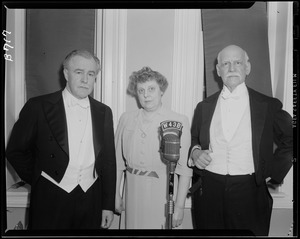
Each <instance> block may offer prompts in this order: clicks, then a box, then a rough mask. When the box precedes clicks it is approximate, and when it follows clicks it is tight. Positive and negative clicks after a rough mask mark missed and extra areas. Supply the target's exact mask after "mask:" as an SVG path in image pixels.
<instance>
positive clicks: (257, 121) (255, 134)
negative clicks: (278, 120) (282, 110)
mask: <svg viewBox="0 0 300 239" xmlns="http://www.w3.org/2000/svg"><path fill="white" fill-rule="evenodd" d="M248 92H249V101H250V114H251V128H252V148H253V158H254V167H255V171H256V172H257V170H258V163H259V145H260V141H261V136H262V132H263V128H264V125H265V120H266V113H267V103H265V102H262V101H259V100H258V99H257V97H256V96H255V94H254V93H253V91H251V89H249V88H248Z"/></svg>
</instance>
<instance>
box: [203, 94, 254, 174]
mask: <svg viewBox="0 0 300 239" xmlns="http://www.w3.org/2000/svg"><path fill="white" fill-rule="evenodd" d="M221 117H222V116H221V107H220V99H219V100H218V102H217V106H216V110H215V112H214V115H213V118H212V122H211V126H210V150H212V151H213V152H212V153H210V156H211V158H212V161H211V163H210V164H209V165H208V166H207V167H206V170H208V171H211V172H214V173H218V174H223V175H226V174H230V175H245V174H251V173H253V172H254V162H253V154H252V132H251V118H250V107H249V104H247V106H246V108H245V111H244V114H243V116H242V118H241V120H240V122H239V124H238V127H237V129H236V131H235V133H234V134H233V136H232V138H231V139H230V140H229V141H227V140H226V138H225V137H224V133H223V127H222V119H221Z"/></svg>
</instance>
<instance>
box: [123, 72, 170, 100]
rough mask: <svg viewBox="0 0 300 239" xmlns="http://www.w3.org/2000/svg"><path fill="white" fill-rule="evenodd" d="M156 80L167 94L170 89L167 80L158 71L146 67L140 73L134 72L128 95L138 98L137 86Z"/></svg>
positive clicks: (131, 76) (130, 77)
mask: <svg viewBox="0 0 300 239" xmlns="http://www.w3.org/2000/svg"><path fill="white" fill-rule="evenodd" d="M151 80H155V81H156V82H157V84H158V85H159V88H160V90H161V91H162V92H165V91H166V89H167V87H168V84H169V83H168V81H167V78H166V77H164V76H163V75H162V74H160V73H159V72H157V71H153V70H152V69H151V68H150V67H148V66H145V67H143V68H142V69H141V70H139V71H134V72H132V74H131V75H130V76H129V84H128V88H127V93H128V94H129V95H131V96H137V84H138V83H145V82H147V81H151Z"/></svg>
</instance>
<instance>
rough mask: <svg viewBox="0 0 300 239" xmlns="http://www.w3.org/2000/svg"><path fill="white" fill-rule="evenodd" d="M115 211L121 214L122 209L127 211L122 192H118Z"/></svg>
mask: <svg viewBox="0 0 300 239" xmlns="http://www.w3.org/2000/svg"><path fill="white" fill-rule="evenodd" d="M115 211H116V213H119V214H121V213H122V211H125V207H124V202H123V199H122V197H121V195H120V194H118V193H117V194H116V199H115Z"/></svg>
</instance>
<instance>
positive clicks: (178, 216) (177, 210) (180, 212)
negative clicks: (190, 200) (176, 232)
mask: <svg viewBox="0 0 300 239" xmlns="http://www.w3.org/2000/svg"><path fill="white" fill-rule="evenodd" d="M183 217H184V207H178V206H176V205H175V207H174V214H173V220H172V227H179V226H180V225H181V224H182V221H183Z"/></svg>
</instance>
